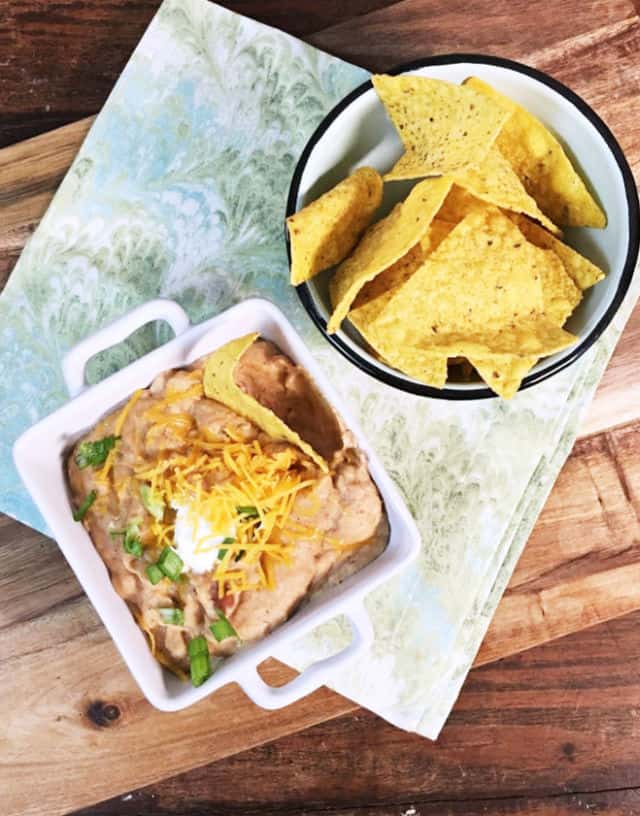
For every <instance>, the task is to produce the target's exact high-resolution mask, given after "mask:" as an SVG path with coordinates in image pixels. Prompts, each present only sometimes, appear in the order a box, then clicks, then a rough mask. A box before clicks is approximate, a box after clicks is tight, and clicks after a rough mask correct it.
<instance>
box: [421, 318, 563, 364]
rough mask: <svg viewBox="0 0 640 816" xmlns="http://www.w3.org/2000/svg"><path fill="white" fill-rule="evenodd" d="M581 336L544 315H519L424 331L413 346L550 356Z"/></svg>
mask: <svg viewBox="0 0 640 816" xmlns="http://www.w3.org/2000/svg"><path fill="white" fill-rule="evenodd" d="M577 339H578V338H577V337H575V336H574V335H573V334H570V333H569V332H568V331H565V330H564V329H562V328H561V327H560V326H556V325H555V323H553V322H552V321H551V320H549V319H548V318H547V317H545V316H544V315H536V316H535V317H532V318H530V319H528V320H527V319H524V320H523V319H519V320H518V322H517V323H513V324H511V325H509V326H498V327H496V328H492V329H485V330H484V331H483V330H480V329H477V330H475V331H469V330H467V329H463V330H458V331H443V332H440V331H439V332H438V334H437V335H435V336H433V337H429V336H428V335H426V334H425V335H423V336H422V337H421V338H420V339H419V340H417V341H416V343H415V345H412V347H414V348H417V349H429V350H430V351H432V352H434V353H437V352H439V351H443V352H446V354H447V357H467V359H472V358H474V357H477V358H482V357H487V356H493V355H509V356H511V355H514V356H516V357H520V358H523V357H529V356H533V355H535V356H536V357H547V356H548V355H549V354H555V353H556V352H557V351H562V349H564V348H567V346H570V345H571V344H572V343H575V341H576V340H577Z"/></svg>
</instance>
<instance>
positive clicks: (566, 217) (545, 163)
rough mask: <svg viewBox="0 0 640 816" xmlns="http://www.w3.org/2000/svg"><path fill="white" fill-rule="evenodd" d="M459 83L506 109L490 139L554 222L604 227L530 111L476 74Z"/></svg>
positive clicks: (568, 165) (593, 204) (557, 146)
mask: <svg viewBox="0 0 640 816" xmlns="http://www.w3.org/2000/svg"><path fill="white" fill-rule="evenodd" d="M464 87H465V88H469V89H473V90H475V91H478V92H479V93H481V94H484V95H485V96H486V97H487V99H491V100H492V101H493V102H496V103H497V104H499V105H500V106H501V107H502V109H503V110H504V111H505V112H508V113H509V114H510V116H509V118H508V119H507V120H506V122H505V123H504V125H503V127H502V130H501V131H500V134H499V136H498V138H497V140H496V144H497V145H498V147H499V148H500V150H501V151H502V153H503V154H504V156H505V157H506V159H507V160H508V161H509V162H510V163H511V166H512V167H513V169H514V170H515V172H516V173H517V175H518V176H519V178H520V180H521V181H522V183H523V184H524V186H525V189H526V190H527V192H528V193H529V195H532V196H533V197H534V198H535V200H536V201H537V202H538V206H539V207H540V209H541V210H542V211H543V212H544V213H545V214H546V215H547V216H548V217H549V218H550V219H551V220H552V221H553V222H554V223H555V224H559V225H560V226H568V227H605V226H606V223H607V219H606V216H605V214H604V213H603V211H602V210H601V209H600V207H599V206H598V204H597V203H596V202H595V201H594V199H593V197H592V196H591V194H590V193H589V191H588V190H587V187H586V185H585V183H584V182H583V180H582V179H581V177H580V175H579V174H578V173H577V171H576V170H575V168H574V167H573V165H572V164H571V161H570V159H569V157H568V156H567V154H566V153H565V152H564V149H563V148H562V145H561V144H560V142H559V141H558V140H557V139H556V137H555V136H554V135H553V134H552V133H551V132H550V131H549V130H547V128H546V127H545V126H544V125H543V124H542V122H540V120H539V119H536V117H535V116H533V114H531V113H529V111H527V110H525V108H523V107H521V106H520V105H518V103H517V102H514V101H513V100H512V99H509V97H507V96H504V95H503V94H501V93H499V92H498V91H496V90H495V88H492V87H491V85H488V84H487V83H486V82H483V81H482V80H481V79H478V78H477V77H470V78H469V79H466V80H465V82H464Z"/></svg>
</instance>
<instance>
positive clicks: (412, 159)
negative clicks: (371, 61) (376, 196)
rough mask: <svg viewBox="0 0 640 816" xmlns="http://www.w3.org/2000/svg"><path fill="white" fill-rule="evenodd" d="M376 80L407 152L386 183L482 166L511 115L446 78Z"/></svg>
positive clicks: (377, 88)
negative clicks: (480, 163) (479, 164)
mask: <svg viewBox="0 0 640 816" xmlns="http://www.w3.org/2000/svg"><path fill="white" fill-rule="evenodd" d="M371 81H372V82H373V86H374V88H375V89H376V91H377V93H378V96H379V97H380V99H381V100H382V104H383V105H384V106H385V108H386V110H387V114H388V115H389V117H390V119H391V121H392V122H393V124H394V125H395V127H396V130H397V131H398V134H399V136H400V138H401V139H402V143H403V145H404V148H405V151H406V152H405V153H404V155H403V156H402V157H401V158H400V160H399V161H398V162H397V163H396V165H395V166H394V167H393V168H392V170H391V171H390V172H389V173H387V174H386V176H385V180H391V179H413V178H420V177H422V176H440V175H445V174H447V173H453V172H461V171H463V170H465V169H466V168H467V167H469V166H470V165H474V164H478V163H479V162H481V161H482V160H483V159H484V157H485V156H486V154H487V151H488V150H489V148H490V147H491V145H492V144H493V142H494V141H495V139H496V136H497V135H498V133H499V132H500V128H501V127H502V125H503V123H504V122H505V120H506V119H507V117H508V115H509V112H508V111H505V110H504V107H503V106H502V105H500V104H498V103H496V102H494V101H493V100H489V99H488V97H487V96H486V95H485V94H481V93H478V92H476V91H475V90H474V89H472V88H465V87H463V86H462V85H454V84H453V83H451V82H444V81H443V80H440V79H429V78H427V77H422V76H412V75H406V74H405V75H402V76H387V75H384V74H382V75H377V76H373V77H372V79H371ZM487 102H490V104H487Z"/></svg>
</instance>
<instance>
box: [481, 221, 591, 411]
mask: <svg viewBox="0 0 640 816" xmlns="http://www.w3.org/2000/svg"><path fill="white" fill-rule="evenodd" d="M520 218H521V220H526V219H524V218H523V217H522V216H521V217H520ZM528 223H531V222H528ZM533 226H534V227H536V229H538V230H540V231H541V232H544V234H545V235H549V233H547V232H545V231H544V230H543V229H542V227H538V226H537V225H536V224H533ZM549 238H552V236H550V235H549ZM553 240H554V241H556V243H560V242H559V241H557V240H556V239H555V238H553ZM543 251H544V262H543V263H542V262H541V265H540V272H541V275H542V297H543V302H544V312H545V315H546V316H547V318H548V319H549V320H550V321H551V322H552V323H554V324H555V325H556V326H559V327H560V326H563V325H564V323H565V322H566V320H567V318H568V317H569V315H570V314H571V313H572V312H573V310H574V309H575V308H576V306H577V305H578V304H579V303H580V301H581V300H582V292H581V291H580V289H579V288H578V286H576V284H575V283H574V282H573V280H572V278H571V277H570V276H569V275H568V274H567V271H566V269H565V266H564V264H563V263H562V261H561V260H560V258H559V257H558V256H557V255H556V254H555V253H553V252H552V251H550V250H543ZM541 261H542V256H541ZM540 356H541V355H539V354H534V355H531V356H528V357H509V358H506V359H505V358H504V357H495V356H490V357H480V356H472V357H471V359H470V362H471V364H472V365H473V367H474V368H475V369H476V371H477V372H478V374H479V375H480V376H481V377H482V379H483V380H484V381H485V382H486V383H487V384H488V385H489V386H490V387H491V388H492V389H493V390H494V391H495V392H496V393H497V394H499V395H500V396H501V397H504V399H510V398H511V397H512V396H513V395H514V394H515V393H516V391H517V390H518V389H519V388H520V384H521V383H522V380H523V379H524V378H525V377H526V376H527V374H528V373H529V371H530V370H531V369H532V368H533V366H534V365H535V364H536V363H537V362H538V357H540Z"/></svg>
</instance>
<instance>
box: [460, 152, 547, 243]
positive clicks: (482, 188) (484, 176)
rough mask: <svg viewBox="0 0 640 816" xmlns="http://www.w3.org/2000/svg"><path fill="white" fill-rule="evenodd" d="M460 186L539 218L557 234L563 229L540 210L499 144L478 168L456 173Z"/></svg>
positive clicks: (486, 198) (477, 194)
mask: <svg viewBox="0 0 640 816" xmlns="http://www.w3.org/2000/svg"><path fill="white" fill-rule="evenodd" d="M453 178H454V181H455V182H456V184H457V185H459V186H460V187H462V188H464V189H465V190H467V191H468V192H469V193H471V194H472V195H474V196H475V197H476V198H479V199H481V200H482V201H486V202H487V203H489V204H494V205H495V206H496V207H501V208H502V209H504V210H512V211H513V212H517V213H524V214H525V215H528V216H530V217H531V218H535V219H536V221H540V223H541V224H544V226H545V227H546V228H547V229H548V230H550V231H551V232H554V233H556V234H560V230H559V229H558V227H556V225H555V224H554V223H553V222H552V221H550V220H549V219H548V218H547V216H546V215H545V214H544V213H543V212H542V211H541V210H540V208H539V207H538V205H537V204H536V202H535V200H534V199H533V198H531V196H530V195H529V194H528V193H527V191H526V190H525V188H524V187H523V186H522V183H521V181H520V179H519V178H518V176H517V175H516V173H515V172H514V170H513V168H512V167H511V165H510V164H509V162H508V161H507V160H506V159H505V157H504V156H503V155H502V153H501V152H500V150H499V148H497V147H496V146H495V145H494V146H493V147H492V148H491V149H490V150H489V152H488V153H487V155H486V156H485V158H484V159H483V161H482V162H481V163H480V164H479V165H478V167H470V168H468V169H467V170H465V172H464V173H455V174H453Z"/></svg>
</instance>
